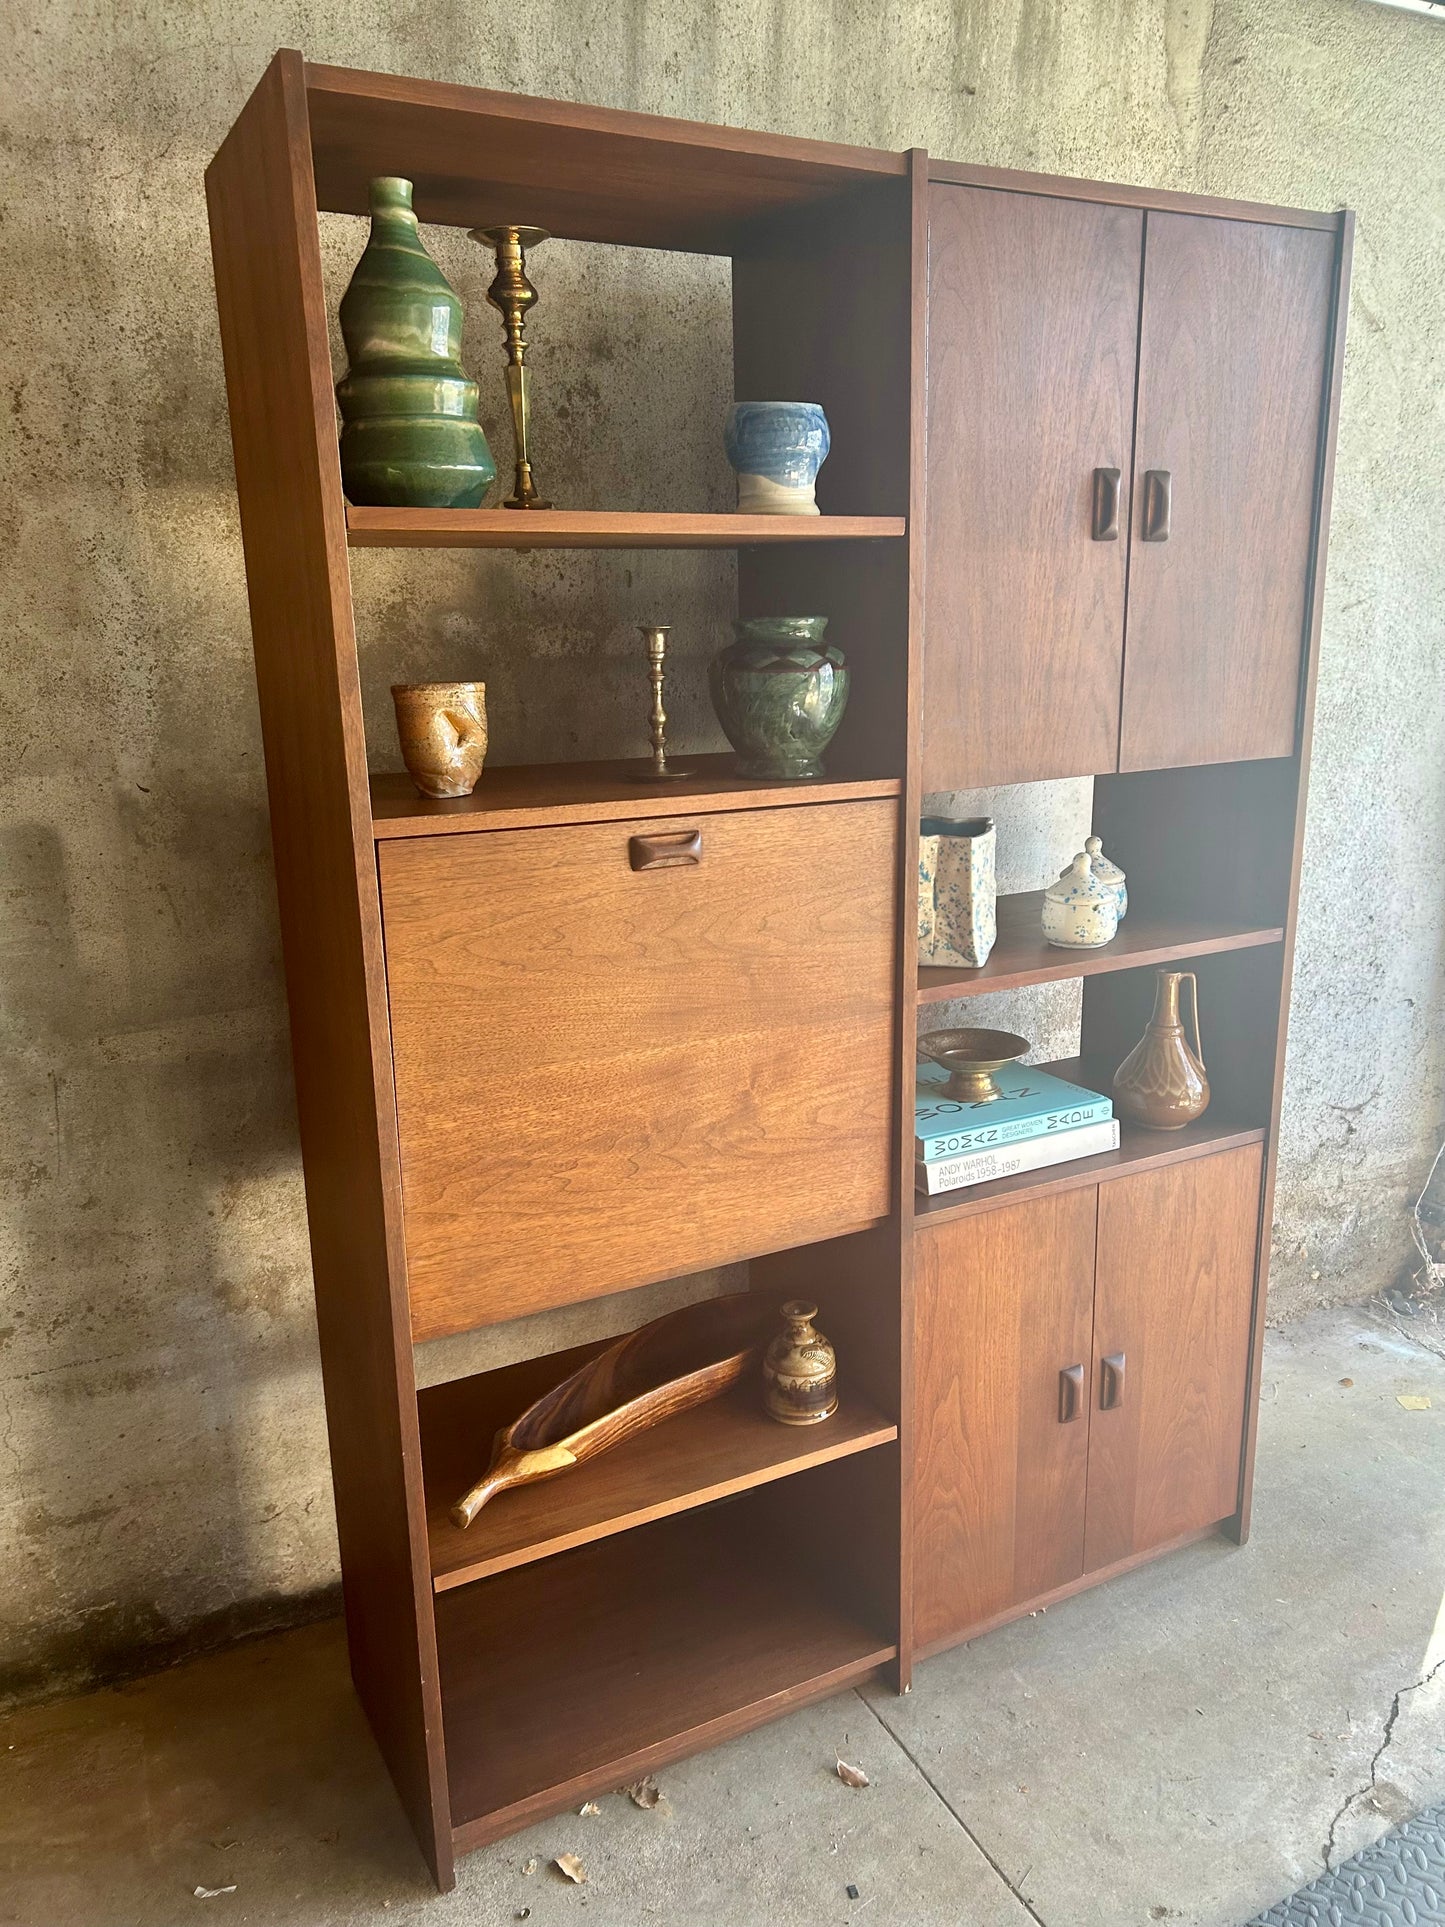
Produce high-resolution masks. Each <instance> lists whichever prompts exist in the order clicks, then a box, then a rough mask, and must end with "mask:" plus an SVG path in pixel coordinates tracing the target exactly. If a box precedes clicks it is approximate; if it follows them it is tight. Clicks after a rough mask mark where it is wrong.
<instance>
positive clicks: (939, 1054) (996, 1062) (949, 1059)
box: [918, 1029, 1032, 1104]
mask: <svg viewBox="0 0 1445 1927" xmlns="http://www.w3.org/2000/svg"><path fill="white" fill-rule="evenodd" d="M1031 1048H1032V1046H1031V1045H1030V1043H1029V1040H1028V1039H1027V1037H1019V1036H1016V1035H1015V1033H1014V1032H1013V1031H1011V1030H973V1029H965V1030H934V1031H930V1032H929V1033H928V1035H927V1036H926V1037H920V1038H919V1040H918V1055H919V1056H920V1057H926V1058H928V1059H930V1060H931V1061H932V1062H933V1063H935V1064H942V1066H943V1068H944V1069H945V1070H946V1071H947V1072H948V1082H947V1084H945V1085H944V1087H943V1088H944V1092H945V1094H946V1095H947V1096H949V1097H957V1098H961V1099H962V1100H963V1102H964V1103H966V1104H991V1103H992V1102H993V1100H994V1099H995V1098H996V1097H1002V1096H1003V1092H1002V1091H1001V1090H1000V1089H999V1087H998V1085H997V1084H996V1083H995V1082H994V1076H995V1073H996V1072H998V1071H1001V1070H1003V1069H1004V1068H1005V1067H1006V1066H1007V1065H1009V1064H1012V1063H1014V1062H1016V1061H1017V1059H1018V1058H1020V1057H1022V1056H1024V1055H1025V1053H1026V1052H1027V1051H1028V1050H1030V1049H1031Z"/></svg>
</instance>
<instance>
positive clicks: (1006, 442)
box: [923, 186, 1143, 791]
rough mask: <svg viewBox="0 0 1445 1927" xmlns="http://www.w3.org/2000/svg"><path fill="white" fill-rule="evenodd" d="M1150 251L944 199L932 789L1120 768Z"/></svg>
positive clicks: (929, 735) (936, 353) (1137, 243)
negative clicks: (1144, 269)
mask: <svg viewBox="0 0 1445 1927" xmlns="http://www.w3.org/2000/svg"><path fill="white" fill-rule="evenodd" d="M1142 241H1143V216H1142V214H1141V212H1140V211H1139V209H1137V208H1125V207H1101V206H1095V205H1094V204H1092V203H1090V202H1084V201H1066V200H1050V199H1046V198H1044V197H1041V196H1037V195H1029V194H1009V193H999V192H997V191H996V190H994V189H991V188H974V187H948V186H935V187H933V188H932V189H931V190H930V194H929V237H928V301H929V309H928V555H927V577H926V590H925V616H924V666H923V787H924V789H925V791H938V790H949V789H962V788H973V787H976V786H979V785H983V784H990V783H1021V782H1031V781H1035V780H1037V779H1039V778H1043V777H1051V776H1077V775H1088V774H1091V773H1093V772H1095V771H1098V770H1112V769H1113V768H1114V767H1115V762H1116V758H1117V755H1118V728H1119V675H1120V660H1121V654H1122V650H1123V637H1124V584H1125V570H1126V561H1127V549H1128V542H1127V533H1128V516H1129V450H1130V445H1131V442H1132V439H1133V414H1134V358H1135V349H1136V344H1137V337H1138V326H1139V276H1140V256H1141V249H1142ZM1111 472H1112V476H1111ZM1096 473H1097V475H1098V482H1097V486H1096V479H1095V478H1096ZM1116 490H1117V494H1116V492H1115V491H1116ZM1116 504H1117V517H1115V515H1114V514H1113V513H1112V511H1113V510H1114V509H1115V506H1116ZM1096 523H1097V526H1096ZM1111 526H1112V527H1113V529H1114V533H1112V534H1111V533H1110V528H1111Z"/></svg>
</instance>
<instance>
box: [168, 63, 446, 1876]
mask: <svg viewBox="0 0 1445 1927" xmlns="http://www.w3.org/2000/svg"><path fill="white" fill-rule="evenodd" d="M206 186H207V196H208V200H209V205H210V217H211V241H212V252H213V255H214V259H215V270H216V290H217V302H218V306H219V310H220V320H221V338H222V345H223V348H224V351H225V362H226V384H227V390H228V394H229V399H230V411H231V434H232V442H233V445H234V449H235V460H236V482H237V491H238V494H239V498H240V505H241V530H242V536H243V540H244V543H245V551H246V578H247V584H248V589H249V594H250V604H251V628H252V638H253V644H254V648H255V656H256V682H257V689H258V693H259V696H260V706H261V722H262V730H263V734H264V738H265V746H266V778H267V785H268V788H269V792H270V803H271V825H272V842H273V848H274V853H275V863H276V882H277V891H278V895H279V899H280V909H281V929H282V938H283V942H284V947H285V957H286V987H287V996H288V999H289V1003H290V1010H291V1040H292V1053H293V1057H294V1061H295V1074H296V1094H297V1108H298V1112H299V1117H300V1127H301V1147H302V1158H303V1163H304V1167H305V1175H306V1202H307V1212H308V1216H309V1220H310V1229H311V1257H312V1267H313V1272H314V1279H315V1288H316V1311H317V1324H318V1328H319V1334H320V1342H321V1362H322V1371H323V1374H324V1379H325V1386H326V1418H327V1427H328V1432H329V1435H330V1442H331V1462H332V1476H333V1483H334V1487H335V1498H336V1517H337V1530H338V1536H339V1539H340V1545H341V1561H342V1573H343V1586H344V1593H345V1600H346V1621H347V1634H348V1638H349V1642H350V1649H351V1664H352V1673H353V1676H354V1678H355V1680H356V1686H357V1690H358V1693H359V1694H360V1696H361V1699H362V1702H363V1704H364V1706H365V1708H366V1711H367V1714H368V1716H369V1718H370V1720H371V1723H372V1727H373V1729H374V1731H375V1733H376V1737H377V1740H378V1742H379V1744H380V1746H381V1749H382V1752H383V1754H384V1755H385V1757H386V1760H387V1764H388V1766H389V1767H390V1769H391V1772H392V1775H393V1778H394V1779H395V1781H396V1784H397V1788H398V1790H399V1792H400V1794H401V1797H402V1800H403V1802H404V1804H405V1806H406V1808H407V1811H408V1813H409V1816H410V1818H411V1821H412V1824H413V1826H414V1827H415V1828H416V1831H417V1835H418V1838H419V1840H420V1842H421V1845H422V1849H423V1852H424V1853H425V1854H426V1855H427V1858H428V1860H429V1861H430V1862H431V1865H432V1868H433V1871H434V1872H435V1874H436V1876H437V1879H438V1882H439V1883H440V1884H442V1885H444V1886H449V1885H450V1884H451V1879H452V1866H451V1832H450V1816H449V1813H448V1809H447V1803H446V1779H445V1767H444V1762H443V1757H442V1742H441V1704H440V1697H439V1693H438V1689H437V1665H436V1644H435V1631H434V1626H433V1620H432V1610H431V1595H430V1588H429V1584H428V1575H427V1559H426V1541H425V1535H424V1524H423V1513H422V1507H421V1475H420V1444H419V1439H418V1430H417V1413H416V1395H415V1387H414V1384H413V1378H412V1363H411V1351H410V1340H409V1334H408V1332H407V1329H406V1323H405V1315H404V1307H403V1303H402V1280H403V1278H404V1272H403V1269H402V1265H403V1258H402V1251H401V1240H400V1225H399V1222H398V1219H397V1210H398V1206H397V1199H398V1197H399V1188H398V1180H397V1156H396V1125H395V1115H394V1100H393V1098H392V1094H391V1067H390V1047H389V1043H388V1038H387V1031H386V1014H385V1010H386V1007H385V991H384V972H383V967H382V956H381V926H380V913H379V906H378V893H377V884H376V865H375V857H374V853H373V848H372V844H371V823H370V811H369V804H368V800H367V786H366V766H365V756H364V750H363V743H362V734H361V706H360V692H359V688H358V681H357V667H356V650H355V638H354V635H353V633H352V626H351V611H350V592H349V585H348V578H347V562H346V547H345V530H344V517H343V504H342V498H341V486H340V474H339V470H338V466H337V460H336V454H335V418H334V413H333V407H332V400H331V393H330V387H331V370H330V365H329V359H328V354H327V345H326V325H325V311H324V304H323V295H322V285H321V264H320V253H319V244H318V238H317V229H316V216H315V197H314V190H313V187H312V181H311V154H310V143H309V137H308V133H307V126H306V103H305V86H304V80H303V73H302V63H301V59H300V56H299V55H296V54H278V55H277V57H276V59H275V60H274V61H273V62H272V64H271V66H270V67H269V68H268V70H267V72H266V74H265V76H264V78H263V79H262V81H261V83H260V85H259V86H258V88H257V89H256V92H255V93H254V94H253V95H252V97H251V99H250V101H249V103H248V104H247V106H246V108H245V110H244V111H243V113H242V114H241V117H240V119H239V120H238V121H237V123H236V125H235V127H234V128H233V129H232V131H231V133H230V135H229V136H228V137H227V140H226V142H225V144H224V146H223V147H222V148H221V151H220V152H219V154H218V155H217V156H216V159H215V160H214V162H213V163H212V165H211V167H210V169H209V170H208V173H207V177H206Z"/></svg>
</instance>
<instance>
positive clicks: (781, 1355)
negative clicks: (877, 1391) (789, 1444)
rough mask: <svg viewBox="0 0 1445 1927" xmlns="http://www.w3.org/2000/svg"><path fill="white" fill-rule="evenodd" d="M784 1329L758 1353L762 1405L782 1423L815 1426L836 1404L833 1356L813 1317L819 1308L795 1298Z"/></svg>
mask: <svg viewBox="0 0 1445 1927" xmlns="http://www.w3.org/2000/svg"><path fill="white" fill-rule="evenodd" d="M782 1313H783V1318H784V1321H785V1323H786V1329H785V1330H784V1331H781V1332H779V1333H778V1335H777V1337H776V1338H775V1339H774V1340H773V1341H772V1343H771V1344H770V1345H769V1346H768V1349H767V1351H766V1352H765V1353H764V1354H763V1408H764V1410H765V1411H766V1412H767V1414H768V1416H769V1418H775V1419H777V1420H778V1422H779V1424H781V1425H817V1424H818V1423H819V1422H820V1421H821V1420H822V1419H825V1418H831V1417H832V1416H833V1414H834V1413H835V1412H836V1411H837V1409H838V1359H837V1355H836V1354H835V1352H834V1350H833V1347H832V1346H831V1345H830V1344H829V1343H828V1341H827V1339H826V1338H824V1337H823V1335H822V1333H821V1332H819V1331H818V1330H817V1328H816V1327H815V1326H814V1324H813V1320H814V1319H815V1318H816V1317H817V1316H818V1307H817V1306H816V1305H810V1304H808V1303H806V1302H805V1301H804V1300H803V1299H801V1298H795V1299H793V1300H791V1301H790V1302H789V1303H788V1304H786V1305H784V1306H783V1308H782Z"/></svg>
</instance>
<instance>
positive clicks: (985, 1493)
mask: <svg viewBox="0 0 1445 1927" xmlns="http://www.w3.org/2000/svg"><path fill="white" fill-rule="evenodd" d="M1096 1197H1097V1193H1096V1192H1095V1191H1093V1190H1084V1191H1070V1192H1067V1193H1065V1194H1064V1195H1063V1196H1061V1197H1056V1198H1046V1199H1042V1200H1040V1201H1039V1202H1037V1203H1033V1204H1024V1205H1013V1206H1009V1207H1007V1208H1001V1209H999V1210H997V1211H992V1212H989V1213H988V1214H987V1215H986V1216H984V1217H979V1218H972V1219H968V1220H966V1221H963V1222H960V1223H955V1224H950V1225H941V1226H938V1227H936V1228H935V1227H929V1228H928V1229H927V1230H920V1231H919V1233H918V1235H917V1237H916V1239H915V1241H914V1295H915V1320H916V1340H915V1351H914V1371H915V1388H914V1399H915V1440H916V1451H917V1469H916V1478H917V1485H916V1494H915V1531H914V1626H913V1633H914V1638H915V1639H916V1641H917V1642H918V1644H919V1645H920V1646H927V1645H930V1644H933V1643H935V1642H937V1641H939V1640H941V1639H944V1638H947V1637H949V1636H959V1635H962V1634H963V1633H964V1632H966V1631H967V1630H968V1628H970V1627H971V1626H973V1625H975V1624H977V1623H979V1622H980V1621H983V1620H987V1619H991V1618H994V1617H995V1616H996V1615H998V1614H1000V1613H1002V1612H1004V1611H1006V1610H1007V1608H1008V1607H1009V1606H1010V1605H1012V1604H1014V1603H1016V1602H1018V1601H1021V1600H1025V1599H1030V1598H1032V1597H1033V1596H1034V1594H1036V1593H1042V1592H1049V1591H1051V1590H1052V1589H1053V1588H1054V1587H1056V1586H1062V1585H1065V1584H1066V1583H1067V1582H1068V1581H1069V1580H1071V1579H1074V1578H1076V1577H1077V1576H1078V1575H1079V1574H1080V1573H1081V1572H1082V1571H1083V1566H1084V1495H1085V1488H1086V1482H1087V1476H1088V1454H1089V1407H1090V1401H1089V1398H1088V1395H1087V1384H1086V1386H1085V1389H1084V1396H1083V1399H1082V1410H1081V1412H1080V1415H1079V1416H1078V1417H1077V1418H1076V1419H1073V1420H1072V1421H1070V1422H1068V1423H1064V1422H1062V1421H1061V1419H1060V1381H1059V1374H1060V1372H1061V1371H1063V1370H1064V1369H1066V1368H1067V1367H1070V1366H1082V1367H1083V1368H1084V1376H1085V1378H1086V1380H1087V1376H1088V1368H1089V1361H1090V1356H1091V1349H1090V1347H1091V1324H1092V1314H1093V1297H1094V1219H1095V1208H1096Z"/></svg>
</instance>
